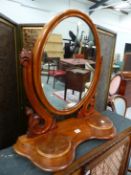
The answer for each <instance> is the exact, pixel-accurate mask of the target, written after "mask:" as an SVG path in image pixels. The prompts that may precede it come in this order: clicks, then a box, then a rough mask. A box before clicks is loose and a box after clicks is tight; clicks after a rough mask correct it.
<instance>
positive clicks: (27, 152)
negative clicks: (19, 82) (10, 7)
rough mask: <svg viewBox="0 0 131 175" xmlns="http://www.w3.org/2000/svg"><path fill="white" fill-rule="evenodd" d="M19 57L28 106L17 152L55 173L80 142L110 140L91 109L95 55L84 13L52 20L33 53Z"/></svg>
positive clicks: (107, 126) (108, 125)
mask: <svg viewBox="0 0 131 175" xmlns="http://www.w3.org/2000/svg"><path fill="white" fill-rule="evenodd" d="M20 56H21V59H20V61H21V64H22V65H23V80H24V86H25V91H26V95H27V98H28V100H29V102H30V106H31V107H26V115H27V116H28V117H29V127H28V132H27V134H25V135H23V136H20V137H19V138H18V140H17V142H16V144H15V145H14V149H15V151H16V152H17V153H18V154H20V155H22V156H25V157H27V158H28V159H30V160H31V161H32V162H33V163H34V164H35V165H36V166H38V167H40V168H41V169H43V170H46V171H59V170H61V169H64V168H66V167H67V166H68V165H69V164H71V163H72V162H73V160H74V159H75V151H76V148H77V146H78V145H79V144H80V143H82V142H84V141H86V140H88V139H95V138H97V139H110V138H113V137H114V136H115V134H116V129H115V127H114V126H113V123H112V122H111V121H110V120H109V119H108V117H106V116H103V115H102V114H101V113H99V112H97V111H96V110H95V108H94V104H95V92H96V86H97V83H98V79H99V75H100V67H101V54H100V44H99V39H98V35H97V31H96V28H95V25H94V24H93V23H92V21H91V20H90V18H89V17H88V16H87V15H86V14H84V13H82V12H80V11H78V10H67V11H65V12H63V13H60V14H59V15H57V16H55V17H54V18H53V19H52V20H51V21H50V22H49V23H48V24H46V25H45V26H44V27H43V30H42V32H41V34H40V35H39V37H38V39H37V42H36V43H35V47H34V49H33V51H27V50H25V49H23V50H22V52H21V54H20ZM56 116H57V118H60V120H59V121H56V119H55V118H56ZM63 116H64V119H63Z"/></svg>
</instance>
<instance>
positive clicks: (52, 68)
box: [47, 57, 66, 88]
mask: <svg viewBox="0 0 131 175" xmlns="http://www.w3.org/2000/svg"><path fill="white" fill-rule="evenodd" d="M47 64H48V70H47V84H48V82H49V79H50V76H52V77H53V88H55V82H56V80H57V79H62V80H63V81H64V79H65V74H66V71H64V70H62V69H60V58H59V57H48V63H47Z"/></svg>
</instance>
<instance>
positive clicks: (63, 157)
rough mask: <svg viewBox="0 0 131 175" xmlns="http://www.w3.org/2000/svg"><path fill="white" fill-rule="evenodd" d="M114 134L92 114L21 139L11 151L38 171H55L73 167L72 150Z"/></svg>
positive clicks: (103, 120) (101, 118)
mask: <svg viewBox="0 0 131 175" xmlns="http://www.w3.org/2000/svg"><path fill="white" fill-rule="evenodd" d="M115 134H116V129H115V128H114V126H113V123H112V122H111V121H110V120H109V119H108V118H107V117H106V116H102V115H101V114H100V113H98V112H96V111H95V112H94V113H92V115H91V116H90V117H84V118H71V119H68V120H65V121H62V122H58V123H57V127H56V128H55V129H53V130H51V131H50V132H48V133H46V134H43V135H41V136H37V137H34V138H28V137H27V135H23V136H21V137H19V139H18V141H17V143H16V144H15V145H14V149H15V151H16V152H17V153H18V154H20V155H22V156H25V157H27V158H28V159H30V160H31V161H32V162H33V163H34V164H35V165H37V166H38V167H40V168H41V169H43V170H46V171H58V170H61V169H64V168H66V167H67V166H68V165H69V164H71V163H72V161H73V160H74V157H75V149H76V147H77V146H78V145H79V144H80V143H82V142H83V141H85V140H88V139H93V138H97V139H110V138H113V137H114V136H115Z"/></svg>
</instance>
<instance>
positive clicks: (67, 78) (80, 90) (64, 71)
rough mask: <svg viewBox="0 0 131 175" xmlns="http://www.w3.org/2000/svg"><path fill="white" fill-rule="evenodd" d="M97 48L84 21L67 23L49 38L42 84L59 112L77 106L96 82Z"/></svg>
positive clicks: (43, 64) (43, 65)
mask: <svg viewBox="0 0 131 175" xmlns="http://www.w3.org/2000/svg"><path fill="white" fill-rule="evenodd" d="M95 62H96V46H95V41H94V37H93V33H92V31H91V29H90V27H89V26H88V25H87V24H86V23H85V22H84V21H83V20H81V19H80V18H77V17H70V18H67V19H65V20H63V21H62V22H61V23H59V24H58V25H57V27H56V28H55V29H54V30H53V31H52V33H51V34H50V35H49V38H48V40H47V43H46V46H45V48H43V55H42V58H41V83H42V87H43V91H44V94H45V96H46V98H47V99H48V101H49V103H50V104H51V105H52V106H54V107H55V108H57V109H58V110H64V109H67V108H70V107H73V106H74V105H76V104H77V103H78V102H79V101H80V100H81V99H82V98H83V97H84V96H85V95H86V94H87V93H88V89H89V87H90V84H91V81H92V79H93V74H94V70H95Z"/></svg>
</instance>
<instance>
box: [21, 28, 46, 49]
mask: <svg viewBox="0 0 131 175" xmlns="http://www.w3.org/2000/svg"><path fill="white" fill-rule="evenodd" d="M42 28H43V26H42V25H41V26H23V27H21V30H22V43H23V44H22V45H23V47H24V48H25V49H27V50H31V49H32V48H33V47H34V44H35V42H36V39H37V37H38V35H39V34H40V32H41V30H42Z"/></svg>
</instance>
